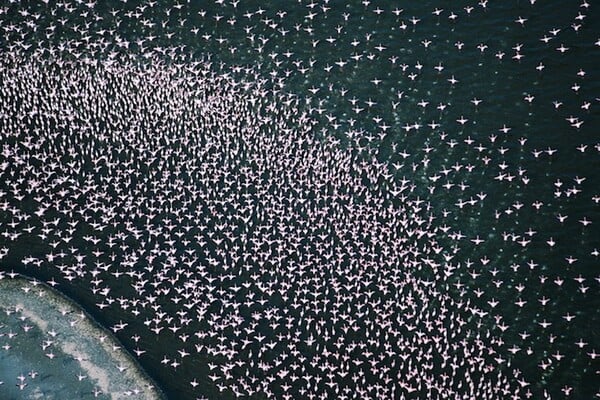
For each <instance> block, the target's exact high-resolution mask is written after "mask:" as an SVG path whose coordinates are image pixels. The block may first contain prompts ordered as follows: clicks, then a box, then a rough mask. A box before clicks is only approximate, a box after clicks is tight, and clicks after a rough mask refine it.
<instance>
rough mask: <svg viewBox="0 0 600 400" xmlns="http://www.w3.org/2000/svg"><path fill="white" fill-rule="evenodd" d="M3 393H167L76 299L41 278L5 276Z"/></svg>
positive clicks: (0, 326) (0, 328) (0, 355)
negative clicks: (75, 301)
mask: <svg viewBox="0 0 600 400" xmlns="http://www.w3.org/2000/svg"><path fill="white" fill-rule="evenodd" d="M0 346H1V347H0V382H1V383H0V398H2V399H75V398H76V399H144V400H146V399H162V398H164V395H163V394H162V393H161V392H160V390H159V389H158V388H157V387H156V385H155V384H154V383H153V382H152V380H151V379H150V378H149V377H148V376H147V375H146V374H145V373H144V371H143V370H141V368H140V367H139V365H138V364H137V362H136V361H135V360H134V359H133V358H132V357H131V356H130V355H129V354H128V353H127V352H126V351H125V350H123V349H122V348H121V346H120V344H119V343H118V342H117V341H116V339H115V338H114V337H113V336H112V335H111V334H110V333H109V332H108V331H106V330H104V329H103V328H101V327H100V326H98V324H97V323H95V322H94V321H93V320H92V319H91V318H90V317H89V316H88V315H86V314H85V313H84V312H83V311H82V310H81V309H80V308H79V307H78V306H77V305H76V304H75V303H73V302H72V301H70V300H69V299H67V298H66V297H65V296H62V295H61V294H60V293H58V292H56V291H55V290H54V289H52V288H50V287H49V286H47V285H45V284H42V283H40V282H39V281H30V280H27V279H24V278H20V277H19V278H14V279H10V278H7V277H4V279H0Z"/></svg>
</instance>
